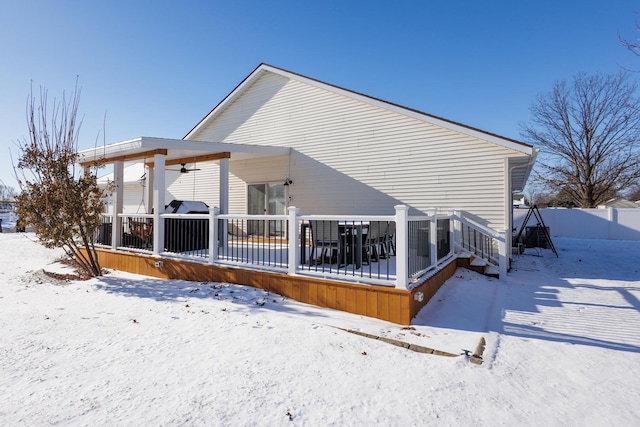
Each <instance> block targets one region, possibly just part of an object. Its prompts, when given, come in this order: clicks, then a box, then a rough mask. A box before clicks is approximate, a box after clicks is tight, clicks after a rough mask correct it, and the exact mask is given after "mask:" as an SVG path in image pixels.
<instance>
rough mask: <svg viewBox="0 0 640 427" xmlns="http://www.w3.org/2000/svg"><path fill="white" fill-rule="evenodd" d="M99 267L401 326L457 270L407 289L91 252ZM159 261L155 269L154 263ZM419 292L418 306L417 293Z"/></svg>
mask: <svg viewBox="0 0 640 427" xmlns="http://www.w3.org/2000/svg"><path fill="white" fill-rule="evenodd" d="M96 250H97V252H98V257H99V260H100V265H101V266H102V267H104V268H109V269H113V270H120V271H126V272H129V273H135V274H141V275H145V276H151V277H158V278H163V279H179V280H190V281H197V282H226V283H234V284H239V285H247V286H252V287H254V288H259V289H265V290H267V291H269V292H273V293H276V294H279V295H282V296H285V297H287V298H291V299H294V300H296V301H300V302H303V303H307V304H311V305H316V306H319V307H328V308H333V309H336V310H341V311H346V312H348V313H354V314H360V315H363V316H367V317H374V318H378V319H382V320H386V321H389V322H393V323H397V324H400V325H409V324H410V323H411V319H413V318H414V317H415V316H416V314H418V312H419V311H420V309H422V307H424V306H425V305H426V304H427V302H429V300H430V299H431V297H433V295H435V293H436V292H437V291H438V289H440V287H441V286H442V284H443V283H444V282H445V281H446V280H447V279H448V278H449V277H451V276H453V274H454V273H455V270H456V268H457V264H456V259H455V258H454V259H452V260H451V261H450V262H449V263H448V264H446V265H444V266H443V267H442V268H440V269H439V270H438V271H437V272H436V273H434V274H433V275H432V276H431V277H429V278H428V279H427V280H425V281H424V282H423V283H421V284H420V285H419V286H417V287H415V288H414V289H411V290H402V289H395V288H390V287H386V286H376V285H365V284H356V283H350V282H341V281H336V280H325V279H317V278H312V277H306V276H290V275H287V274H284V273H282V274H281V273H274V272H267V271H256V270H248V269H242V268H232V267H226V266H220V265H209V264H201V263H195V262H189V261H182V260H175V259H167V258H158V257H154V256H150V255H144V254H137V253H132V252H123V251H113V250H110V249H101V248H96ZM158 261H162V265H161V266H160V267H156V263H157V262H158ZM419 292H422V296H423V297H422V301H419V298H418V293H419Z"/></svg>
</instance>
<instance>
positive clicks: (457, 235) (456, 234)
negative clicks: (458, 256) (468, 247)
mask: <svg viewBox="0 0 640 427" xmlns="http://www.w3.org/2000/svg"><path fill="white" fill-rule="evenodd" d="M449 215H451V216H452V218H451V221H453V222H452V223H451V231H452V234H453V236H452V239H451V251H452V252H455V250H456V247H458V248H461V249H462V223H461V222H460V216H461V215H462V212H461V211H459V210H452V211H450V213H449Z"/></svg>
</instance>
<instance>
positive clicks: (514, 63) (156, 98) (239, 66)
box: [0, 0, 640, 189]
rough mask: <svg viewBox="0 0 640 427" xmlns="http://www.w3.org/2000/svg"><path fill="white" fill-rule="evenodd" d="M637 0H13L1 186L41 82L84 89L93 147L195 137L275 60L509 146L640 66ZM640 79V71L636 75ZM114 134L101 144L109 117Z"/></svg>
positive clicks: (2, 10) (0, 38)
mask: <svg viewBox="0 0 640 427" xmlns="http://www.w3.org/2000/svg"><path fill="white" fill-rule="evenodd" d="M637 12H640V1H638V0H615V1H611V0H606V1H605V0H601V1H593V0H581V1H577V0H575V1H574V0H565V1H562V0H555V1H548V0H535V1H533V0H521V1H513V0H511V1H490V0H488V1H484V2H479V1H469V0H468V1H462V0H449V1H428V0H424V1H418V0H415V1H407V0H394V1H372V0H369V1H357V0H352V1H348V0H342V1H333V0H327V1H304V0H297V1H295V0H270V1H264V0H262V1H241V0H237V1H189V0H182V1H136V0H128V1H120V0H110V1H102V2H98V1H87V0H84V1H83V0H79V1H75V0H74V1H71V0H68V1H64V0H60V1H46V0H42V1H30V0H25V1H17V0H13V1H10V0H0V179H1V180H2V181H3V182H4V183H5V184H6V185H10V186H13V187H14V188H16V189H17V183H16V181H15V179H14V175H13V171H12V166H11V161H10V158H9V153H10V151H11V154H12V155H13V157H14V161H16V159H17V155H18V151H17V150H16V147H15V141H17V140H18V139H20V138H23V137H25V136H26V135H27V132H26V130H27V128H26V118H25V106H26V100H27V96H28V93H29V88H30V85H31V82H33V86H34V89H35V90H38V88H39V87H40V86H42V87H45V88H47V89H48V91H49V98H50V99H52V98H53V97H57V98H60V96H61V94H62V92H63V91H66V92H67V93H69V92H70V91H72V90H73V86H74V84H75V80H76V76H79V85H80V86H81V88H82V97H81V101H80V115H81V116H82V117H83V124H82V128H81V133H80V136H81V141H82V142H81V144H80V148H81V149H82V148H88V147H91V146H93V145H94V144H95V143H96V140H97V141H98V142H99V143H102V142H103V140H106V142H107V143H111V142H117V141H121V140H126V139H130V138H135V137H138V136H157V137H167V138H181V137H183V136H184V135H185V134H186V133H187V132H188V131H189V130H190V129H191V128H192V127H193V126H194V125H195V124H196V123H197V122H198V121H199V120H200V119H202V118H203V117H204V116H205V115H206V114H207V113H208V112H209V111H210V110H211V108H213V107H214V106H215V105H216V104H217V103H218V102H219V101H220V100H221V99H222V98H224V97H225V96H226V95H227V94H228V93H229V92H230V91H231V90H233V88H234V87H235V86H236V85H237V84H238V83H239V82H240V81H241V80H242V79H244V77H246V76H247V75H248V74H249V73H250V72H251V71H252V70H253V69H254V68H255V67H256V66H258V65H259V64H260V63H262V62H265V63H268V64H271V65H274V66H277V67H280V68H284V69H287V70H290V71H293V72H296V73H300V74H303V75H306V76H308V77H312V78H315V79H319V80H322V81H324V82H327V83H330V84H335V85H338V86H342V87H345V88H347V89H351V90H354V91H357V92H362V93H365V94H367V95H370V96H374V97H377V98H382V99H384V100H387V101H390V102H394V103H397V104H401V105H404V106H407V107H410V108H414V109H418V110H421V111H424V112H426V113H430V114H434V115H437V116H441V117H444V118H447V119H450V120H454V121H457V122H460V123H463V124H466V125H469V126H473V127H477V128H480V129H483V130H486V131H489V132H492V133H497V134H499V135H503V136H506V137H509V138H514V139H520V128H519V124H520V123H522V122H526V121H528V120H529V119H530V115H529V106H530V105H531V103H532V102H533V101H534V99H535V97H536V95H537V94H540V93H545V92H548V91H549V90H550V89H551V87H552V85H553V84H554V82H556V81H558V80H561V79H570V78H571V77H572V76H573V75H575V74H576V73H578V72H587V73H595V72H605V73H615V72H618V71H619V70H620V69H621V67H625V68H630V69H640V58H638V57H636V56H634V55H633V54H632V53H631V52H629V51H628V50H626V49H625V48H624V47H623V46H622V45H621V44H620V43H619V41H618V33H620V34H621V35H622V36H623V37H626V38H632V39H633V38H635V37H636V36H638V33H637V32H636V31H635V23H636V22H637V21H638V20H639V19H640V15H638V14H637ZM638 77H640V74H638V75H636V74H634V76H633V78H634V79H637V78H638ZM105 115H106V126H105V131H106V132H104V134H103V120H104V119H105Z"/></svg>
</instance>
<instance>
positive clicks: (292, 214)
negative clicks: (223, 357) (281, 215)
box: [287, 206, 304, 275]
mask: <svg viewBox="0 0 640 427" xmlns="http://www.w3.org/2000/svg"><path fill="white" fill-rule="evenodd" d="M299 212H300V210H299V209H298V208H296V207H295V206H290V207H289V259H288V262H289V265H288V271H287V273H288V274H290V275H294V274H296V270H297V269H298V265H299V264H300V251H299V250H298V213H299ZM303 249H304V248H303Z"/></svg>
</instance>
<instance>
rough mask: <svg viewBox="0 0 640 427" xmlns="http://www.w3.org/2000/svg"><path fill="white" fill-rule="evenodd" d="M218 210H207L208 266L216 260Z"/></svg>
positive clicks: (213, 208)
mask: <svg viewBox="0 0 640 427" xmlns="http://www.w3.org/2000/svg"><path fill="white" fill-rule="evenodd" d="M217 217H218V208H217V207H212V208H209V264H213V263H214V262H215V261H216V259H217V258H218V218H217Z"/></svg>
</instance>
